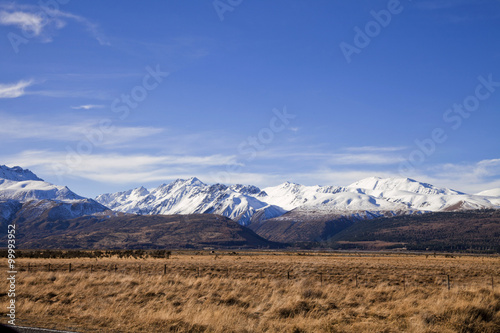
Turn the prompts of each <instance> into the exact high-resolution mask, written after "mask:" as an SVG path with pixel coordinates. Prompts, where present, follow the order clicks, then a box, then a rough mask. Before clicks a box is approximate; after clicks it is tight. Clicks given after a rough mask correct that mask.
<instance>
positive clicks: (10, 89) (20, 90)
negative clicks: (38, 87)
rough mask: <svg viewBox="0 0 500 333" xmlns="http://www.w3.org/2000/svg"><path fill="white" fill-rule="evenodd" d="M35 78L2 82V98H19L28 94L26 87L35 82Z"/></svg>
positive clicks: (0, 85) (0, 87)
mask: <svg viewBox="0 0 500 333" xmlns="http://www.w3.org/2000/svg"><path fill="white" fill-rule="evenodd" d="M33 82H34V81H33V80H21V81H19V82H16V83H7V84H5V83H4V84H0V98H17V97H21V96H23V95H25V94H26V91H25V89H26V88H27V87H29V86H31V85H32V84H33Z"/></svg>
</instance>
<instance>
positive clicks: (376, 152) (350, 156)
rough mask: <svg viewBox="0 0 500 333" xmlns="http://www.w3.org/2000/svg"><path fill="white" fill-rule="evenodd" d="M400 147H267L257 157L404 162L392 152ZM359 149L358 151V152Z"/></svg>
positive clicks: (336, 162)
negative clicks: (338, 150)
mask: <svg viewBox="0 0 500 333" xmlns="http://www.w3.org/2000/svg"><path fill="white" fill-rule="evenodd" d="M397 150H400V148H396V147H394V148H386V149H385V150H384V149H381V148H377V149H373V150H372V152H366V153H365V152H364V151H370V150H369V149H359V150H353V153H324V152H315V151H313V150H312V149H307V148H304V149H302V150H299V151H283V150H274V149H268V150H266V151H263V152H259V153H258V155H257V156H258V158H265V159H271V160H272V159H286V158H289V159H294V160H304V159H307V160H315V161H317V162H320V163H323V164H327V165H384V164H385V165H389V164H396V163H401V162H404V161H405V159H404V157H403V156H399V155H397V154H393V153H392V152H394V151H397ZM358 151H359V152H358Z"/></svg>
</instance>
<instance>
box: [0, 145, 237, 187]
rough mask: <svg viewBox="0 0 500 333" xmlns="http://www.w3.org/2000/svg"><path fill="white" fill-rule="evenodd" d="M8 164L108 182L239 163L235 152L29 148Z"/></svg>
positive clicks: (160, 178) (173, 175) (167, 176)
mask: <svg viewBox="0 0 500 333" xmlns="http://www.w3.org/2000/svg"><path fill="white" fill-rule="evenodd" d="M3 160H4V161H6V163H7V164H10V165H18V164H20V165H23V167H30V168H35V169H36V170H37V172H41V174H47V175H49V174H50V175H53V176H67V175H71V176H73V177H79V178H84V179H89V180H94V181H99V182H106V183H129V184H130V183H141V182H150V181H165V180H166V179H174V178H181V177H190V176H192V175H200V174H204V173H205V172H206V169H207V168H210V167H216V166H223V165H227V164H230V163H231V164H234V163H236V160H235V156H232V155H220V154H216V155H206V156H193V155H158V156H157V155H148V154H117V153H112V154H89V155H83V156H80V158H74V156H69V155H68V152H62V151H47V150H28V151H23V152H21V153H19V154H16V155H14V156H7V157H4V158H3Z"/></svg>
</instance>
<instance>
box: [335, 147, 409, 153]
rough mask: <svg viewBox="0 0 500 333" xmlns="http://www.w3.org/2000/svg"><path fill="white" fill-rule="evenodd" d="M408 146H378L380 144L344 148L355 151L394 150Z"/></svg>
mask: <svg viewBox="0 0 500 333" xmlns="http://www.w3.org/2000/svg"><path fill="white" fill-rule="evenodd" d="M406 148H407V147H378V146H362V147H346V148H344V150H346V151H353V152H394V151H401V150H405V149H406Z"/></svg>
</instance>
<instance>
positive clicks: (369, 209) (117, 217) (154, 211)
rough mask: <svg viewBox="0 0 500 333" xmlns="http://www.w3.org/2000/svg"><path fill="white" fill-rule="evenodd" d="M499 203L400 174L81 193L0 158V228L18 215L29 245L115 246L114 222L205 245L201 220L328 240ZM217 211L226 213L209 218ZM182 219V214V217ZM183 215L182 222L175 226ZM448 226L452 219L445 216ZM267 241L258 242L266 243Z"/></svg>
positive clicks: (250, 232) (229, 231) (287, 237)
mask: <svg viewBox="0 0 500 333" xmlns="http://www.w3.org/2000/svg"><path fill="white" fill-rule="evenodd" d="M499 208H500V189H491V190H487V191H483V192H480V193H477V194H467V193H463V192H460V191H456V190H452V189H447V188H439V187H436V186H433V185H431V184H427V183H422V182H418V181H416V180H412V179H408V178H378V177H370V178H366V179H363V180H360V181H358V182H355V183H353V184H351V185H349V186H345V187H342V186H319V185H316V186H305V185H300V184H295V183H291V182H285V183H283V184H280V185H278V186H273V187H266V188H262V189H260V188H258V187H256V186H253V185H223V184H212V185H210V184H205V183H203V182H202V181H200V180H199V179H198V178H196V177H192V178H189V179H185V180H183V179H177V180H175V181H173V182H171V183H168V184H162V185H160V186H158V187H156V188H151V189H146V188H145V187H138V188H135V189H130V190H128V191H124V192H117V193H108V194H102V195H99V196H97V197H96V198H95V199H89V198H85V197H82V196H79V195H78V194H76V193H74V192H72V191H71V190H70V189H69V188H67V187H66V186H57V185H53V184H50V183H48V182H45V181H44V180H43V179H41V178H39V177H38V176H37V175H35V174H34V173H32V172H31V171H29V170H26V169H22V168H20V167H12V168H10V167H7V166H0V226H2V230H4V229H5V228H4V227H5V226H6V224H7V223H11V222H15V223H22V224H23V225H24V227H25V228H24V233H23V234H22V236H24V237H25V239H26V242H27V243H26V244H30V246H35V247H43V244H46V241H47V240H49V239H50V242H51V245H50V246H56V244H62V245H61V246H64V247H68V246H71V242H68V241H67V239H66V241H65V242H63V243H60V242H59V243H58V242H57V240H60V238H61V237H63V236H64V235H66V236H68V237H69V235H71V237H72V238H71V239H74V241H75V244H79V245H78V246H80V247H96V246H100V245H103V244H105V245H106V246H109V247H113V244H114V243H113V241H110V239H111V240H112V239H114V240H115V243H116V242H118V240H119V242H118V243H116V244H115V245H114V246H133V247H137V246H139V245H138V243H137V242H135V243H134V242H132V239H131V238H130V235H128V236H127V235H125V234H124V231H123V230H122V229H123V228H126V230H129V228H132V229H130V233H131V234H137V235H139V234H141V232H142V231H140V230H143V231H144V230H147V234H148V235H150V236H151V237H150V238H147V237H146V238H144V240H143V241H142V243H140V244H142V245H140V246H146V243H147V242H148V239H149V241H150V245H148V246H160V247H161V246H166V245H167V244H168V245H169V246H173V245H172V244H178V245H179V246H184V245H185V244H188V243H189V240H190V239H191V240H193V242H195V241H194V240H197V241H196V242H197V243H196V244H198V245H199V246H207V244H209V243H210V242H209V241H208V240H207V237H206V236H204V235H202V233H203V232H205V231H207V230H211V229H208V225H209V224H213V223H216V224H217V225H218V226H219V227H220V228H222V229H223V230H222V229H221V230H219V232H217V233H214V232H213V231H210V234H214V235H219V236H217V237H218V238H217V237H215V238H213V239H212V238H210V237H209V238H208V239H211V241H212V242H213V244H219V245H220V244H236V243H238V242H240V243H238V244H240V245H241V244H243V243H244V242H249V243H248V244H247V245H242V246H249V247H251V246H252V245H249V244H250V243H252V244H259V245H258V246H259V247H265V246H266V242H279V243H300V242H317V241H327V240H329V239H333V236H335V235H339V234H340V235H342V234H345V235H348V234H349V233H348V232H347V231H350V232H351V234H352V232H353V230H357V229H356V228H357V227H353V226H361V225H362V224H360V223H359V222H360V221H369V220H374V221H375V220H377V221H378V220H379V219H380V218H384V217H395V216H402V217H404V216H408V217H411V216H422V215H425V214H427V213H436V212H438V213H439V212H442V213H443V214H445V215H440V216H446V212H467V211H484V210H488V209H489V210H495V211H497V210H498V209H499ZM147 216H160V217H159V218H158V219H151V218H147ZM161 216H170V217H165V218H162V217H161ZM217 216H223V217H224V218H225V220H218V219H217V218H216V217H217ZM478 216H483V215H478ZM495 216H496V215H495ZM440 218H443V217H440ZM496 218H497V217H495V219H496ZM480 220H481V218H479V219H478V221H480ZM162 221H164V222H165V221H168V223H170V227H169V228H170V229H168V230H171V231H172V232H173V233H172V234H170V238H171V239H176V241H175V242H174V243H172V242H170V243H169V241H168V240H167V238H168V235H169V233H168V232H167V233H166V232H165V230H167V229H165V230H163V231H162V229H161V224H162V223H164V222H162ZM186 221H187V222H186ZM189 221H191V223H190V224H186V223H188V222H189ZM193 221H195V222H193ZM221 221H224V222H221ZM401 221H403V222H404V223H407V224H408V223H411V222H408V221H409V220H401ZM410 221H413V220H412V218H410ZM415 221H420V220H418V219H415ZM235 222H237V223H238V224H239V225H240V226H238V224H236V223H235ZM403 222H401V223H403ZM131 223H133V226H132V225H131ZM165 223H166V222H165ZM183 223H185V224H186V225H189V226H190V227H182V226H183ZM231 223H233V224H234V225H232V224H231ZM377 223H378V222H377ZM419 223H420V222H419ZM174 225H175V227H173V226H174ZM380 225H383V224H380ZM236 226H238V227H236ZM448 226H450V227H452V226H453V223H450V224H448ZM165 228H167V225H165ZM190 228H191V229H190ZM363 228H364V229H366V228H367V227H363ZM364 229H363V230H364ZM186 230H191V231H190V232H187V231H186ZM484 230H487V229H484ZM207 232H208V231H207ZM342 232H343V233H342ZM1 233H3V232H1ZM159 233H160V234H161V235H163V236H161V239H162V241H161V242H158V239H160V238H158V237H159V236H157V235H158V234H159ZM398 233H399V231H398ZM396 234H397V233H395V234H394V235H396ZM57 235H59V236H57ZM223 235H226V236H223ZM227 235H232V236H230V237H227ZM237 235H241V237H242V238H238V237H240V236H237ZM148 237H149V236H148ZM165 237H167V238H165ZM259 237H262V238H259ZM346 237H347V236H346ZM495 237H496V236H495ZM229 239H231V240H232V241H229ZM237 239H238V241H236V240H237ZM495 239H496V238H495ZM28 240H29V242H28ZM125 240H127V241H125ZM245 240H246V241H245ZM250 240H252V241H250ZM257 240H258V241H257ZM231 242H233V243H231ZM99 244H100V245H99ZM182 244H184V245H182ZM276 244H277V243H267V246H276ZM75 246H76V245H75ZM146 247H147V246H146Z"/></svg>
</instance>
